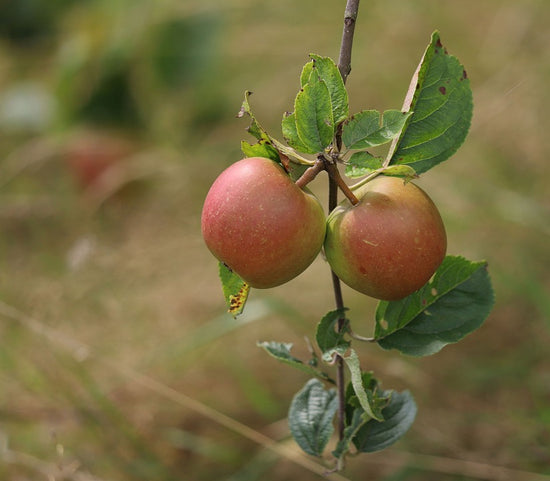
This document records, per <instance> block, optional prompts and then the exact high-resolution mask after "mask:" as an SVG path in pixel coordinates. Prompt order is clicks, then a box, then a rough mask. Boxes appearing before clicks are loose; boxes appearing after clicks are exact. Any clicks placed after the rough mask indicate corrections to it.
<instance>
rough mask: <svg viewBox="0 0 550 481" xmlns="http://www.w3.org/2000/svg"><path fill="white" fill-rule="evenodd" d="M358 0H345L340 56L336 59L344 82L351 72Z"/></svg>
mask: <svg viewBox="0 0 550 481" xmlns="http://www.w3.org/2000/svg"><path fill="white" fill-rule="evenodd" d="M359 1H360V0H347V4H346V11H345V14H344V32H343V33H342V43H341V45H340V57H339V59H338V70H340V75H341V76H342V79H343V80H344V83H346V79H347V78H348V75H349V73H350V72H351V49H352V46H353V35H354V33H355V22H356V20H357V12H358V10H359Z"/></svg>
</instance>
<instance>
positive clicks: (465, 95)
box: [388, 32, 473, 174]
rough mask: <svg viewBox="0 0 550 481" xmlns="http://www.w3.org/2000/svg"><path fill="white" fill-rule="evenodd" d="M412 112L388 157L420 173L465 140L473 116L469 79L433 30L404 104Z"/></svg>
mask: <svg viewBox="0 0 550 481" xmlns="http://www.w3.org/2000/svg"><path fill="white" fill-rule="evenodd" d="M402 110H404V111H408V112H413V113H412V116H411V117H410V119H409V121H408V122H407V124H406V125H405V127H404V129H403V131H402V134H401V136H400V137H399V138H398V139H397V140H396V141H395V142H394V144H393V145H392V148H391V150H390V153H389V155H388V157H389V158H390V159H391V160H390V163H391V164H409V165H411V167H413V168H414V169H415V170H416V172H417V173H418V174H422V173H424V172H426V171H427V170H429V169H431V168H432V167H434V166H435V165H437V164H439V163H440V162H443V161H444V160H446V159H448V158H449V157H450V156H451V155H453V154H454V153H455V152H456V150H457V149H458V147H460V145H461V144H462V143H463V142H464V139H465V138H466V135H467V133H468V129H469V128H470V123H471V119H472V111H473V101H472V91H471V89H470V81H469V80H468V77H467V75H466V71H465V70H464V67H463V66H462V65H461V64H460V62H459V61H458V59H457V58H456V57H453V56H452V55H449V54H448V53H447V50H446V49H445V48H444V47H443V45H442V44H441V40H440V38H439V33H438V32H434V34H433V35H432V39H431V43H430V45H429V46H428V48H427V49H426V52H425V53H424V56H423V58H422V61H421V62H420V65H419V66H418V68H417V70H416V72H415V74H414V75H413V78H412V81H411V84H410V86H409V91H408V93H407V96H406V98H405V103H404V105H403V109H402Z"/></svg>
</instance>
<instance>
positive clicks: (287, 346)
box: [258, 341, 334, 382]
mask: <svg viewBox="0 0 550 481" xmlns="http://www.w3.org/2000/svg"><path fill="white" fill-rule="evenodd" d="M258 346H259V347H261V348H263V349H265V351H266V352H267V353H268V354H269V355H270V356H272V357H274V358H275V359H277V360H278V361H281V362H282V363H284V364H287V365H289V366H292V367H294V368H296V369H298V370H300V371H302V372H305V373H307V374H309V375H310V376H315V377H318V378H320V379H323V380H325V381H329V382H334V381H333V380H332V379H331V378H330V377H329V376H328V374H326V373H325V372H323V371H320V370H318V369H316V368H315V367H313V366H312V365H310V364H305V363H303V362H302V361H301V360H300V359H298V358H296V357H294V356H293V355H292V354H291V353H290V350H291V349H292V343H283V342H273V341H272V342H259V343H258Z"/></svg>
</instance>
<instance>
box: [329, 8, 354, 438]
mask: <svg viewBox="0 0 550 481" xmlns="http://www.w3.org/2000/svg"><path fill="white" fill-rule="evenodd" d="M359 1H360V0H347V1H346V10H345V14H344V31H343V33H342V42H341V44H340V56H339V58H338V70H339V71H340V75H341V76H342V80H343V81H344V84H345V83H346V79H347V78H348V75H349V73H350V72H351V48H352V46H353V35H354V32H355V22H356V20H357V13H358V10H359ZM341 145H342V131H341V129H338V132H337V134H336V146H337V148H338V149H340V147H341ZM327 167H328V169H333V170H332V174H331V171H330V170H327V171H328V173H329V201H328V203H329V206H328V207H329V212H332V210H334V208H335V207H336V206H337V205H338V188H340V189H342V191H343V192H344V193H346V192H347V191H349V193H350V194H351V195H352V196H353V199H355V202H353V201H352V200H351V198H350V197H349V195H348V193H346V195H347V196H348V198H349V199H350V201H351V202H352V203H354V204H356V203H357V198H356V197H355V195H354V194H353V193H352V192H351V190H349V188H348V186H347V185H346V184H345V183H344V182H343V179H342V177H341V176H340V173H339V172H338V167H337V166H336V164H334V163H332V164H330V163H329V162H326V163H325V168H327ZM339 179H340V180H339ZM340 181H341V182H340ZM342 184H344V185H345V187H344V185H342ZM346 189H347V190H346ZM331 275H332V286H333V290H334V300H335V303H336V308H337V309H343V308H344V299H343V296H342V286H341V283H340V279H339V278H338V276H337V275H336V274H335V273H334V272H331ZM345 321H346V320H345V318H344V317H342V318H340V319H338V330H339V331H341V330H342V329H344V324H345ZM336 369H337V374H336V382H337V388H336V389H337V392H338V437H339V439H340V440H342V439H344V429H345V427H346V424H345V415H346V400H345V399H346V396H345V393H346V386H345V376H344V369H345V366H344V359H342V357H341V356H337V357H336Z"/></svg>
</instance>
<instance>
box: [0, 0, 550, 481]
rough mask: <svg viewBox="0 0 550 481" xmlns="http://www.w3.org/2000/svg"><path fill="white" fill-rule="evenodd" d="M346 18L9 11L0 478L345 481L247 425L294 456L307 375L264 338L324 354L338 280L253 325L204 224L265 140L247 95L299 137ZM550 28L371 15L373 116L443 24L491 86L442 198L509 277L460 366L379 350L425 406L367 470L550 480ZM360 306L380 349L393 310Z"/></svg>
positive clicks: (364, 99) (398, 5) (508, 20)
mask: <svg viewBox="0 0 550 481" xmlns="http://www.w3.org/2000/svg"><path fill="white" fill-rule="evenodd" d="M344 3H345V2H344V1H343V0H342V1H341V2H319V1H318V0H302V1H300V2H295V1H289V0H278V1H266V2H262V3H261V5H259V4H258V3H257V2H252V1H250V0H227V1H225V2H214V1H212V0H202V1H199V0H185V1H183V2H181V1H180V2H178V1H175V0H163V1H152V0H133V1H130V0H118V1H109V0H80V1H79V0H55V1H53V0H47V1H46V0H3V1H2V2H1V3H0V225H1V233H2V234H1V236H0V258H1V265H2V269H1V271H0V386H1V389H0V479H6V480H10V481H15V480H35V479H36V480H39V479H48V480H51V479H55V480H60V479H71V480H72V479H74V480H83V481H87V480H115V479H116V480H175V479H185V480H212V479H222V480H231V481H235V480H239V481H245V480H246V481H253V480H257V479H269V480H274V481H277V480H288V479H295V478H296V479H301V480H309V479H319V475H318V474H314V473H312V472H311V470H308V469H307V468H304V467H303V466H298V465H297V464H296V463H295V462H293V461H292V459H290V458H289V457H288V456H286V457H285V456H280V455H278V454H274V453H273V451H271V450H269V449H265V446H262V444H261V443H257V442H253V441H251V440H250V439H248V438H247V437H246V435H245V434H246V432H244V431H243V430H242V429H241V428H242V426H241V425H237V426H233V429H228V426H227V422H226V421H227V419H229V420H230V421H231V420H233V421H235V422H240V423H243V424H244V425H246V426H249V427H251V428H252V429H253V430H254V432H256V433H260V434H266V435H268V436H270V437H272V438H274V439H277V440H280V441H281V443H283V444H282V445H286V443H287V436H288V433H287V428H286V424H285V421H284V418H285V416H286V410H287V407H288V404H289V402H290V398H291V396H292V394H293V393H294V392H296V391H297V390H298V389H299V388H300V387H301V386H302V385H303V383H304V382H305V381H306V379H305V378H304V376H303V375H302V374H300V373H299V372H293V371H292V370H290V369H288V368H287V367H285V366H283V365H279V364H278V363H276V362H275V361H274V360H272V359H270V358H268V357H267V356H266V355H265V353H263V352H261V351H260V350H259V349H258V348H257V347H256V341H258V340H262V341H263V340H280V341H287V342H293V343H294V344H295V351H296V353H297V354H298V355H299V354H304V353H306V352H307V346H306V343H305V341H304V336H312V334H313V331H314V327H315V325H316V323H317V321H318V320H319V319H320V318H321V317H322V315H323V314H324V313H325V312H327V311H328V310H331V309H332V308H333V305H332V300H331V295H329V293H330V278H329V272H328V268H327V266H326V264H325V263H324V262H323V261H322V259H318V260H317V261H316V262H315V263H314V264H313V266H312V267H311V268H310V269H309V270H308V271H307V272H306V273H304V274H302V275H301V276H300V277H298V278H297V279H295V280H294V281H292V282H290V283H289V284H288V285H286V286H282V287H280V288H276V289H273V290H270V291H266V292H262V291H254V292H253V293H252V295H251V300H250V305H249V307H248V309H247V311H246V313H245V314H244V315H243V316H242V317H241V318H240V319H239V320H238V321H233V320H232V319H231V318H230V317H229V316H228V315H226V314H225V305H224V302H223V299H222V296H221V290H220V288H219V285H218V279H217V267H216V262H215V260H214V259H213V258H212V256H211V255H210V254H209V253H208V251H207V250H206V248H205V247H204V245H203V243H202V240H201V237H200V227H199V221H200V211H201V204H202V200H203V198H204V196H205V194H206V191H207V189H208V187H209V185H210V183H211V182H212V181H213V179H214V178H215V177H216V175H217V174H218V173H219V172H220V171H221V170H222V169H223V168H224V167H226V166H227V165H229V164H230V163H231V162H234V161H235V160H237V159H239V158H240V150H239V143H240V140H241V139H245V138H247V137H246V133H245V131H244V128H245V127H246V122H245V121H243V120H238V119H235V113H236V112H237V111H238V109H239V108H240V104H241V101H242V97H243V92H244V90H245V89H249V90H252V91H254V95H253V97H252V98H251V102H252V106H253V109H254V111H255V112H256V114H257V117H258V119H259V120H260V121H261V122H262V124H263V125H264V126H265V127H266V128H267V129H268V130H269V131H270V132H272V133H273V134H274V135H279V134H278V132H280V119H281V116H282V113H283V112H284V111H285V110H289V109H291V108H292V102H293V98H294V95H295V93H296V89H297V87H298V75H299V73H300V70H301V67H302V65H303V64H304V63H305V62H306V61H307V54H308V53H310V52H315V53H319V54H321V55H328V56H331V57H333V58H336V57H337V54H338V49H339V42H340V35H341V28H342V27H341V24H342V22H341V17H342V14H343V9H344ZM549 21H550V4H549V3H548V2H546V1H544V0H523V1H519V2H518V1H515V0H485V1H483V2H480V1H477V0H476V1H473V0H464V1H461V2H433V1H428V0H418V1H415V2H406V1H404V0H399V1H395V2H386V1H382V0H370V1H368V0H363V3H362V5H361V8H360V15H359V21H358V25H357V30H356V37H355V45H354V52H353V71H352V74H351V76H350V77H349V80H348V89H349V93H350V100H351V109H352V111H358V110H361V109H364V108H377V109H380V110H384V109H388V108H399V107H400V106H401V103H402V100H403V97H404V94H405V91H406V89H407V86H408V82H409V80H410V77H411V75H412V72H413V71H414V69H415V67H416V64H417V63H418V61H419V59H420V57H421V54H422V52H423V50H424V48H425V46H426V44H427V43H428V41H429V38H430V34H431V32H432V31H433V30H435V29H439V30H440V32H441V35H442V39H443V42H444V43H445V45H446V46H447V47H448V49H449V51H450V52H451V53H453V54H455V55H457V56H458V57H459V58H460V60H461V61H462V62H463V63H464V65H465V66H466V68H467V70H468V74H469V78H470V79H471V85H472V89H473V92H474V101H475V113H474V121H473V124H472V128H471V133H470V135H469V137H468V139H467V141H466V143H465V145H464V146H463V147H462V148H461V149H460V150H459V152H458V153H457V154H456V155H455V156H454V157H453V158H452V159H451V160H449V161H448V162H446V163H445V164H443V165H441V166H439V167H437V168H436V169H434V170H433V171H430V173H429V174H428V175H426V176H424V178H422V179H420V182H419V183H420V184H421V185H422V186H423V187H424V188H425V189H426V190H427V191H428V192H430V195H431V196H432V198H433V199H434V200H435V201H436V203H437V204H438V205H439V207H440V210H441V213H442V215H443V217H444V219H445V222H446V225H447V229H448V235H449V253H451V254H462V255H465V256H467V257H469V258H471V259H481V258H486V259H487V260H488V261H489V264H490V271H491V274H492V277H493V281H494V287H495V290H496V295H497V305H496V307H495V309H494V311H493V313H492V314H491V316H490V318H489V319H488V321H487V322H486V324H485V325H484V326H483V327H482V328H481V329H480V330H479V331H477V332H476V333H474V334H472V335H471V336H470V337H468V338H467V339H466V340H464V341H463V342H461V343H460V344H458V345H454V346H449V347H447V348H445V349H444V350H443V351H442V352H441V353H439V354H437V355H436V357H432V358H423V359H409V358H404V357H401V356H400V355H398V354H396V353H394V352H382V351H380V350H378V349H376V348H375V347H373V346H370V345H368V346H366V347H360V348H359V349H360V351H361V354H362V356H363V368H365V369H373V370H374V371H375V373H376V375H377V376H378V377H379V378H380V379H381V380H382V381H383V383H384V387H385V388H396V389H407V388H408V389H411V390H412V392H413V394H414V395H415V397H416V399H417V403H418V405H419V415H418V418H417V421H416V423H415V424H414V425H413V428H412V429H411V431H410V432H409V433H408V435H407V436H406V437H405V438H404V439H403V440H402V441H400V442H399V444H397V445H396V446H395V448H392V449H391V450H389V451H386V452H383V453H381V454H375V455H368V456H362V457H359V458H357V459H353V460H351V461H350V463H349V468H348V470H347V471H346V473H345V476H346V477H347V478H348V479H350V480H359V479H365V477H369V479H379V480H387V481H390V480H392V481H397V480H428V481H429V480H447V479H448V480H471V479H472V480H473V479H511V480H522V479H526V480H527V479H539V478H540V479H543V477H544V475H545V474H546V475H550V359H549V351H548V344H549V341H550V300H549V293H550V250H549V247H548V246H549V240H550V239H549V236H550V195H549V189H548V180H549V179H548V174H549V170H548V158H549V156H550V149H549V142H548V134H547V132H548V130H549V129H550V120H549V117H548V111H550V96H549V95H548V94H547V87H548V83H549V80H550V51H549V49H548V45H550V30H549V29H548V24H549ZM105 167H108V168H105ZM322 177H323V176H321V178H318V179H316V181H315V182H314V184H313V186H312V189H313V190H314V191H316V192H317V193H318V194H319V196H320V197H321V198H324V195H325V194H324V189H325V179H324V178H322ZM344 294H345V299H346V304H347V305H348V306H349V307H350V309H351V310H350V317H351V319H352V322H353V323H354V329H355V330H356V331H357V332H358V333H363V334H365V335H368V334H370V332H371V330H372V319H373V311H374V307H375V304H374V302H373V301H371V300H369V299H367V298H365V297H364V296H361V295H359V294H357V293H354V292H353V291H351V290H349V289H345V291H344ZM186 396H187V397H186ZM205 406H208V407H209V408H213V409H214V410H216V412H221V413H223V414H225V415H226V416H227V418H223V417H220V416H219V415H217V414H216V413H214V414H213V413H212V412H211V411H208V410H207V411H206V412H205V411H204V410H201V409H203V408H204V409H207V408H205ZM197 409H199V412H198V411H197ZM235 431H238V432H235ZM239 431H240V432H239ZM289 446H291V447H292V446H293V445H292V443H290V444H289ZM456 460H459V461H456ZM529 473H531V474H529ZM534 473H538V477H537V474H534Z"/></svg>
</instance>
